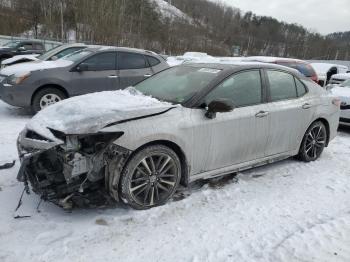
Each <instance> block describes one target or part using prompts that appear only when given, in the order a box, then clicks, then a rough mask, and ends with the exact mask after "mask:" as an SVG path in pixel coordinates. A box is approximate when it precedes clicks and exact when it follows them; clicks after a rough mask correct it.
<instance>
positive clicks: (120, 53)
mask: <svg viewBox="0 0 350 262" xmlns="http://www.w3.org/2000/svg"><path fill="white" fill-rule="evenodd" d="M166 68H168V64H167V63H166V62H165V60H164V59H163V58H162V57H161V56H159V55H157V54H155V53H153V52H151V51H145V50H139V49H131V48H121V47H98V48H86V49H84V50H80V51H78V52H75V53H73V54H71V55H68V56H66V57H64V58H62V59H59V60H56V61H41V62H31V63H22V64H18V65H14V66H10V67H7V68H4V69H3V70H1V75H0V81H1V83H0V98H1V99H2V100H3V101H5V102H6V103H8V104H10V105H13V106H18V107H25V108H27V107H31V108H32V109H33V111H34V112H38V111H40V110H41V109H43V108H45V107H47V106H49V105H51V104H54V103H56V102H59V101H61V100H63V99H65V98H68V97H72V96H77V95H82V94H87V93H93V92H99V91H106V90H117V89H123V88H126V87H128V86H131V85H135V84H137V83H138V82H140V81H142V80H144V79H145V78H147V77H150V76H152V75H153V74H154V73H157V72H159V71H161V70H163V69H166Z"/></svg>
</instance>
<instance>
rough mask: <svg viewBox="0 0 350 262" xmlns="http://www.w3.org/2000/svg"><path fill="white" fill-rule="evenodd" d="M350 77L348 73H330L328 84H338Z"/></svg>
mask: <svg viewBox="0 0 350 262" xmlns="http://www.w3.org/2000/svg"><path fill="white" fill-rule="evenodd" d="M348 79H350V73H349V72H348V73H343V74H336V75H332V77H331V80H330V81H329V84H332V85H339V84H341V83H343V82H344V81H346V80H348Z"/></svg>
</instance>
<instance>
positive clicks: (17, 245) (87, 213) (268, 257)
mask: <svg viewBox="0 0 350 262" xmlns="http://www.w3.org/2000/svg"><path fill="white" fill-rule="evenodd" d="M29 118H30V115H29V114H28V113H27V112H26V111H25V110H21V109H16V108H13V107H10V106H7V105H5V104H4V103H2V102H0V164H1V163H2V162H6V161H10V160H12V159H15V158H16V146H15V141H16V137H17V133H18V132H19V131H20V130H21V129H22V128H23V127H24V125H25V123H26V122H27V121H28V119H29ZM349 161H350V129H342V130H341V131H340V132H339V135H338V137H337V138H336V139H335V140H334V141H333V142H332V143H331V144H330V147H329V148H327V149H326V150H325V152H324V154H323V155H322V157H321V159H320V160H318V161H316V162H314V163H309V164H306V163H300V162H297V161H295V160H293V159H290V160H286V161H282V162H279V163H276V164H273V165H270V166H265V167H262V168H258V169H254V170H251V171H248V172H244V173H241V174H239V175H238V177H237V178H238V180H236V179H234V178H233V177H228V178H226V179H222V180H220V181H212V182H210V183H205V184H204V185H202V184H196V185H194V186H193V187H192V188H191V190H185V191H184V192H182V194H183V195H185V196H186V197H185V198H184V199H181V197H180V196H181V195H182V194H178V196H177V201H172V202H171V203H169V204H167V205H165V206H163V207H159V208H154V209H151V210H147V211H134V210H131V209H128V208H125V207H117V208H115V209H90V210H74V211H73V212H72V213H67V212H65V211H64V210H62V209H61V208H59V207H56V206H54V205H52V204H50V203H43V204H42V205H41V206H40V212H37V211H36V205H37V203H38V200H39V199H38V197H37V196H36V195H34V194H31V195H29V196H28V195H25V197H24V200H23V205H22V207H21V208H20V210H19V211H17V212H16V213H15V212H14V209H15V207H16V205H17V202H18V198H19V196H20V194H21V192H22V189H23V186H22V185H21V184H19V183H18V182H17V181H16V178H15V177H16V173H17V171H18V168H19V164H18V162H17V164H16V165H15V167H14V168H12V169H8V170H0V261H2V262H8V261H11V262H12V261H26V262H28V261H35V262H41V261H50V262H51V261H69V262H71V261H74V262H75V261H84V262H85V261H94V262H96V261H152V262H153V261H235V262H237V261H273V262H276V261H287V262H290V261H317V262H321V261H324V262H330V261H344V262H348V261H350V166H349ZM15 215H29V216H31V217H28V218H22V219H14V218H13V217H14V216H15Z"/></svg>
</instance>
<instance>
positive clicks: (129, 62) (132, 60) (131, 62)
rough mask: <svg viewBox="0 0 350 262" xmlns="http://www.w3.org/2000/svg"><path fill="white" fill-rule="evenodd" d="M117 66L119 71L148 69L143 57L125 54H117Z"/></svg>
mask: <svg viewBox="0 0 350 262" xmlns="http://www.w3.org/2000/svg"><path fill="white" fill-rule="evenodd" d="M118 64H119V69H120V70H125V69H141V68H146V67H148V65H147V63H146V60H145V57H144V56H143V55H140V54H134V53H126V52H120V53H119V55H118Z"/></svg>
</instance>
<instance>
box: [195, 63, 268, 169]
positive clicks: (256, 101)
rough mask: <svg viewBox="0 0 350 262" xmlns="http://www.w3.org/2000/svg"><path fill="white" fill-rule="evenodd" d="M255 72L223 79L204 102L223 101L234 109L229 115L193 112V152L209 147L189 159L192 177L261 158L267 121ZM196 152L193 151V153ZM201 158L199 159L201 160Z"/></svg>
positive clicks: (261, 89)
mask: <svg viewBox="0 0 350 262" xmlns="http://www.w3.org/2000/svg"><path fill="white" fill-rule="evenodd" d="M263 90H264V89H263V85H262V81H261V74H260V71H259V70H250V71H244V72H240V73H237V74H235V75H233V76H231V77H230V78H228V79H226V80H225V81H224V82H223V83H221V84H220V85H219V86H217V87H216V88H215V89H214V90H213V91H211V92H210V93H209V94H208V95H207V96H206V97H205V99H204V102H205V104H207V105H208V104H209V103H210V102H211V101H213V100H216V99H220V98H225V99H231V100H232V101H233V103H234V105H235V106H236V108H235V109H234V110H233V111H232V112H227V113H217V114H216V117H215V118H214V119H208V118H206V117H204V112H203V111H204V110H193V114H192V115H193V116H192V119H193V122H194V123H198V124H197V126H195V128H194V134H193V135H194V145H193V146H194V148H201V147H202V144H203V143H208V144H209V147H208V148H207V149H206V151H205V152H201V154H200V155H195V156H193V163H192V168H193V173H201V172H204V171H211V170H215V169H218V168H223V167H229V166H232V165H234V164H238V163H243V162H247V161H251V160H256V159H259V158H262V157H264V155H265V148H266V142H267V137H268V123H269V118H268V114H266V110H267V109H266V104H264V103H263V102H264V91H263ZM196 152H197V151H196ZM201 156H202V157H201Z"/></svg>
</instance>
